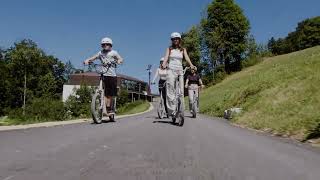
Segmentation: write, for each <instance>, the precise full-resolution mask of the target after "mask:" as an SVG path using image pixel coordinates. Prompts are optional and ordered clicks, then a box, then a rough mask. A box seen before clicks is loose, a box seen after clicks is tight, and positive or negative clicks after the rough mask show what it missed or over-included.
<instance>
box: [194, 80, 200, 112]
mask: <svg viewBox="0 0 320 180" xmlns="http://www.w3.org/2000/svg"><path fill="white" fill-rule="evenodd" d="M194 91H195V93H194V94H195V96H196V98H197V99H198V101H197V102H196V103H197V112H199V86H198V85H196V88H195V90H194Z"/></svg>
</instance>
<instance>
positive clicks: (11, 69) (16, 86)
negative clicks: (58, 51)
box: [3, 40, 65, 108]
mask: <svg viewBox="0 0 320 180" xmlns="http://www.w3.org/2000/svg"><path fill="white" fill-rule="evenodd" d="M3 62H4V63H5V66H6V68H7V71H8V73H7V77H6V81H7V82H8V83H7V84H6V87H7V93H8V96H7V97H6V99H5V102H6V105H5V107H10V108H18V107H21V106H22V105H23V99H24V90H25V88H24V84H25V83H26V101H27V102H31V101H32V98H39V97H41V96H43V95H46V96H47V95H50V96H52V98H59V97H60V95H61V94H62V89H63V83H64V82H65V79H64V77H63V73H64V64H63V63H62V62H61V61H60V60H58V59H57V58H55V57H53V56H47V55H46V54H45V53H44V51H42V50H41V49H40V48H38V46H37V44H36V43H34V42H33V41H31V40H22V41H20V42H17V43H15V44H14V46H13V47H11V48H9V49H7V50H6V52H5V54H4V58H3ZM49 86H50V87H49Z"/></svg>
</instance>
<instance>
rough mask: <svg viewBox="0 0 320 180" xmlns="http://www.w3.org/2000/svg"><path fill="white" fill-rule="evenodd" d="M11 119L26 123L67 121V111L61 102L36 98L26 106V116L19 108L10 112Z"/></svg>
mask: <svg viewBox="0 0 320 180" xmlns="http://www.w3.org/2000/svg"><path fill="white" fill-rule="evenodd" d="M8 116H9V118H11V119H15V120H16V121H18V124H20V123H24V122H45V121H62V120H65V119H66V110H65V108H64V105H63V102H61V100H54V99H50V98H35V99H33V100H32V101H31V104H29V105H27V106H26V109H25V115H23V109H22V108H17V109H12V110H10V111H9V114H8Z"/></svg>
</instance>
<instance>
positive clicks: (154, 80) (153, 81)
mask: <svg viewBox="0 0 320 180" xmlns="http://www.w3.org/2000/svg"><path fill="white" fill-rule="evenodd" d="M158 76H159V68H158V69H157V71H156V74H155V75H154V77H153V80H152V83H153V84H155V82H156V79H157V78H158Z"/></svg>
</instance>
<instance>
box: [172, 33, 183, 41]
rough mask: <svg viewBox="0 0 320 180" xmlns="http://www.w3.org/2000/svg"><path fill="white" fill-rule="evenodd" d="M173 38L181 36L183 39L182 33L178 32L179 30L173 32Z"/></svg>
mask: <svg viewBox="0 0 320 180" xmlns="http://www.w3.org/2000/svg"><path fill="white" fill-rule="evenodd" d="M173 38H180V39H181V34H180V33H178V32H173V33H172V34H171V39H173Z"/></svg>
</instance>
